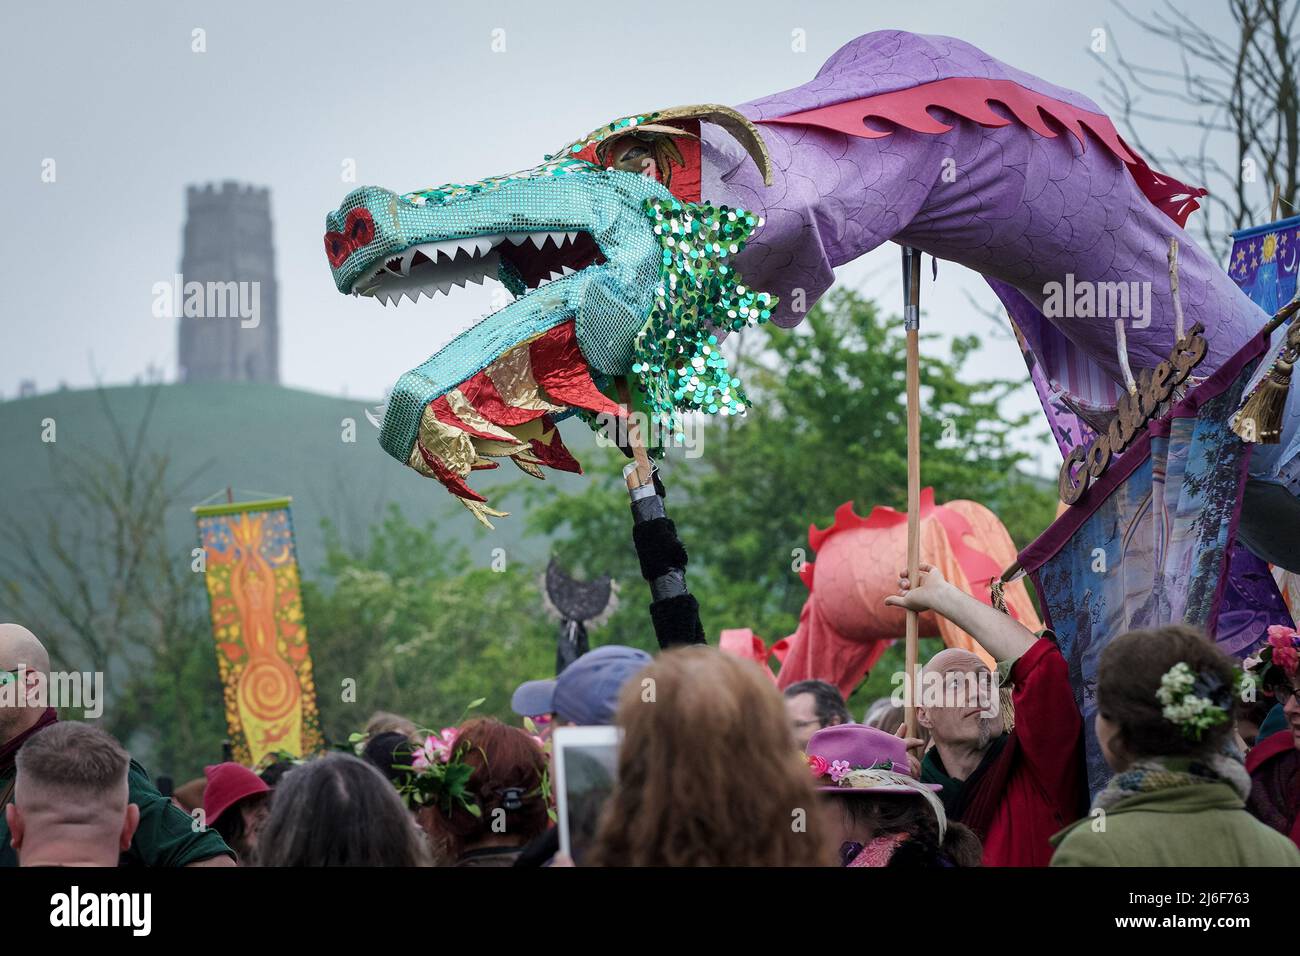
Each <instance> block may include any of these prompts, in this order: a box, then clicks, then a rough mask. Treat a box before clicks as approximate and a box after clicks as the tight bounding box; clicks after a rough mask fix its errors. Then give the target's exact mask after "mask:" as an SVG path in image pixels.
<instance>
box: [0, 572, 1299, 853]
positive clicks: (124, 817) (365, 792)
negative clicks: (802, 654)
mask: <svg viewBox="0 0 1300 956" xmlns="http://www.w3.org/2000/svg"><path fill="white" fill-rule="evenodd" d="M899 585H900V587H899V593H898V594H897V595H895V596H892V597H890V598H889V599H888V603H890V604H893V605H897V606H900V607H904V608H907V609H912V610H916V611H927V612H933V613H935V614H939V615H943V616H944V617H946V618H948V619H949V620H951V621H952V622H953V623H955V624H956V625H957V626H958V627H959V628H961V629H962V630H963V631H965V632H966V633H967V634H969V635H970V636H971V637H972V638H974V640H975V641H976V642H977V643H978V644H979V645H980V647H982V648H983V650H984V651H986V652H987V654H988V655H989V656H990V657H991V658H992V659H993V660H994V661H996V663H997V667H996V669H995V670H994V669H990V668H989V667H988V665H987V664H986V663H985V661H984V659H983V658H982V657H980V656H978V655H976V654H974V653H971V652H969V651H965V650H961V649H956V648H949V649H945V650H943V651H941V652H939V653H938V654H936V655H935V656H934V657H933V658H931V659H930V660H929V661H927V662H925V664H924V673H925V674H926V675H928V676H930V677H934V678H935V680H934V681H933V682H927V684H926V686H927V687H931V688H934V690H935V692H934V693H933V694H930V693H927V694H925V695H923V697H922V698H921V699H919V700H915V701H912V703H914V704H915V726H914V730H913V733H912V734H909V733H908V730H907V724H908V721H907V720H906V715H907V711H906V710H905V709H904V707H903V706H901V705H900V703H899V702H898V701H897V700H894V699H885V700H880V701H876V702H874V703H873V704H871V705H870V707H869V708H868V709H867V711H866V713H865V714H864V715H863V719H862V721H861V722H855V721H854V719H853V715H852V714H851V713H850V711H849V708H848V707H847V706H846V703H845V701H844V699H843V697H842V696H841V694H840V692H839V691H838V690H837V689H836V688H835V687H834V686H833V685H832V684H830V683H828V682H824V681H818V680H810V681H802V682H800V683H795V684H792V685H790V686H788V687H785V688H784V690H779V689H778V688H777V686H776V684H775V682H774V681H773V680H772V675H771V673H770V672H765V670H764V669H763V668H762V667H761V666H759V665H758V664H755V663H754V662H752V661H749V660H744V659H742V658H740V657H735V656H731V655H729V654H726V653H724V652H722V651H720V650H718V649H715V648H710V647H704V646H691V647H682V648H676V649H672V650H668V651H664V652H663V653H661V654H659V655H658V656H655V657H652V656H651V655H649V654H646V653H645V652H643V651H639V650H635V649H633V648H628V647H620V646H604V647H599V648H596V649H594V650H592V651H590V652H588V653H587V654H584V655H583V656H581V657H579V658H578V659H577V660H576V661H575V662H573V663H572V664H570V665H569V666H568V667H566V668H565V669H564V670H563V671H562V672H561V673H560V674H559V675H558V677H556V678H555V679H553V680H538V681H529V682H527V683H525V684H523V685H521V686H520V687H519V688H518V690H517V691H516V692H515V694H514V697H513V699H512V702H511V707H512V710H513V711H514V712H515V713H516V714H517V715H518V717H519V720H517V721H516V720H512V721H510V722H503V721H500V720H497V719H494V718H490V717H472V718H470V719H467V720H465V721H463V722H462V723H461V724H460V725H459V726H457V727H452V728H447V729H445V730H442V731H439V732H437V733H431V732H427V731H421V730H419V729H418V728H417V727H416V725H415V724H414V723H413V722H412V721H410V720H408V719H406V718H404V717H401V716H399V715H394V714H389V713H382V712H380V713H376V714H375V716H374V717H373V718H372V719H371V721H370V723H369V725H368V726H367V728H366V732H365V734H364V736H363V737H362V738H361V739H360V740H359V741H358V742H357V743H356V746H355V747H354V748H353V749H352V751H351V752H342V751H335V752H330V753H327V754H325V755H321V756H315V757H311V758H310V759H304V760H293V761H289V760H284V761H279V762H276V763H274V764H272V765H270V766H266V767H262V768H260V770H257V771H255V770H254V769H250V768H248V767H244V766H241V765H238V764H235V763H228V762H227V763H221V764H216V765H213V766H210V767H208V768H207V770H206V773H205V776H204V778H203V779H202V780H199V781H194V782H192V783H191V784H187V785H186V786H183V787H179V788H177V790H176V792H175V793H174V794H173V795H171V796H170V797H165V796H163V795H162V794H161V793H160V792H159V791H158V790H157V789H156V788H155V787H154V785H153V784H152V783H151V782H150V780H149V777H148V775H147V773H146V772H145V770H144V768H142V767H141V766H140V765H139V764H137V763H136V762H135V761H134V760H132V759H131V757H130V756H129V754H128V753H127V752H126V750H125V749H124V748H123V747H122V746H121V745H120V744H119V743H118V742H117V741H116V740H114V739H113V738H112V737H111V736H110V735H108V734H107V733H105V732H104V731H102V730H100V729H98V728H96V727H94V726H93V725H90V724H86V723H79V722H73V721H60V720H58V719H57V716H56V714H55V713H54V711H52V710H36V709H30V708H21V707H19V708H6V709H4V710H3V711H0V805H3V806H4V814H3V817H2V818H0V865H15V864H20V865H23V866H52V865H95V866H112V865H117V864H119V863H123V864H131V863H133V864H142V865H152V866H204V865H208V866H211V865H217V866H222V865H243V866H249V865H258V866H430V865H433V866H494V867H503V866H512V867H529V866H571V865H573V860H572V859H570V858H569V857H568V856H566V855H565V854H563V853H561V852H560V844H559V839H558V837H557V828H556V826H555V795H554V793H553V788H552V786H551V764H550V758H549V755H548V749H549V742H548V738H549V735H550V734H551V733H552V732H553V730H554V729H555V728H557V727H566V726H608V725H615V726H617V727H618V728H620V730H621V741H620V743H619V745H618V756H617V774H616V776H615V780H614V783H613V789H612V792H610V794H609V796H608V798H607V799H606V800H605V802H604V804H603V806H602V807H601V808H600V810H599V812H598V815H597V816H596V817H595V819H594V822H593V824H592V833H591V839H592V850H591V852H590V854H588V855H587V856H586V857H585V858H584V859H583V865H590V866H728V865H729V866H736V865H741V866H782V867H784V866H845V867H888V866H895V867H911V868H964V867H977V866H1048V865H1051V866H1116V865H1118V866H1150V865H1162V866H1184V867H1186V866H1292V865H1300V849H1298V848H1297V847H1298V845H1300V753H1298V748H1300V700H1298V699H1297V696H1296V694H1297V665H1298V664H1300V635H1297V634H1296V632H1295V631H1294V630H1291V629H1289V628H1270V633H1269V635H1268V637H1267V640H1266V642H1265V643H1264V645H1263V649H1262V652H1261V653H1260V654H1258V655H1256V656H1255V657H1254V658H1252V659H1251V660H1249V661H1248V662H1247V665H1248V668H1247V672H1246V677H1245V678H1244V680H1243V678H1242V677H1241V675H1240V674H1239V673H1238V672H1237V670H1236V662H1234V661H1232V660H1230V659H1229V658H1228V657H1226V656H1225V655H1224V654H1222V653H1221V652H1220V651H1219V650H1218V649H1217V648H1216V647H1215V646H1214V645H1213V643H1212V642H1211V641H1210V640H1209V639H1207V638H1206V637H1205V636H1204V635H1203V634H1200V633H1198V632H1196V631H1194V630H1191V629H1189V628H1186V627H1182V626H1177V625H1174V626H1168V627H1162V628H1158V629H1154V630H1149V631H1135V632H1131V633H1128V634H1124V635H1120V636H1117V637H1115V638H1114V639H1113V640H1111V641H1110V642H1109V643H1108V645H1107V646H1106V648H1105V650H1104V651H1103V652H1102V655H1101V659H1100V664H1099V670H1098V676H1097V681H1096V686H1095V699H1096V703H1097V716H1096V720H1095V728H1094V730H1095V738H1096V742H1097V745H1098V746H1099V747H1100V751H1101V754H1102V755H1104V758H1105V761H1106V764H1107V765H1108V766H1109V768H1110V770H1111V771H1112V773H1113V775H1112V776H1111V777H1110V779H1109V781H1108V782H1107V783H1105V785H1104V786H1102V787H1100V788H1099V789H1097V790H1096V792H1095V793H1094V794H1092V795H1091V796H1090V792H1089V780H1088V774H1087V770H1086V762H1085V732H1084V731H1085V728H1084V725H1083V719H1082V717H1081V716H1080V712H1079V709H1078V706H1077V705H1076V702H1075V696H1074V692H1073V690H1072V688H1071V685H1070V681H1069V675H1068V669H1067V664H1066V661H1065V659H1064V657H1063V656H1062V654H1061V652H1060V650H1059V648H1058V647H1057V646H1056V643H1055V641H1054V639H1053V636H1052V635H1051V634H1050V632H1043V633H1040V634H1034V633H1031V632H1030V631H1029V630H1027V629H1026V628H1025V627H1023V626H1022V625H1021V624H1019V623H1018V622H1017V621H1016V620H1015V619H1014V618H1012V617H1010V616H1008V615H1006V614H1004V613H1001V612H999V611H997V610H995V609H993V608H991V607H989V606H988V605H986V604H983V603H981V602H980V601H978V600H976V599H975V598H973V597H971V596H970V595H968V594H966V593H964V592H962V591H961V590H959V589H958V588H956V587H954V586H953V585H952V584H950V583H949V582H947V581H945V580H944V579H943V577H942V576H941V575H940V573H939V572H938V571H936V570H935V569H933V568H930V567H928V566H924V565H923V566H922V568H921V570H920V573H919V574H918V576H917V579H916V580H915V581H913V580H910V579H909V577H908V576H907V575H906V574H903V575H902V576H901V577H900V581H899ZM48 669H49V661H48V659H47V656H46V651H45V649H44V647H42V645H41V643H40V641H39V640H38V639H37V637H36V636H35V635H33V634H32V633H31V632H30V631H28V630H26V629H25V628H23V627H20V626H18V625H14V624H5V625H0V678H4V676H5V675H9V676H8V678H7V679H9V680H17V679H25V675H28V674H31V673H32V672H38V673H43V672H48ZM196 821H198V824H199V825H195V823H196Z"/></svg>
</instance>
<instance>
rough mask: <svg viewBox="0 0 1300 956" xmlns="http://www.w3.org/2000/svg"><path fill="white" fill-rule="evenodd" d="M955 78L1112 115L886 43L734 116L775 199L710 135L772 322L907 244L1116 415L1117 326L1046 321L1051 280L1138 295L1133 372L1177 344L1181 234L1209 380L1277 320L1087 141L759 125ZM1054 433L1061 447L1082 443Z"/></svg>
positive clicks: (1083, 100)
mask: <svg viewBox="0 0 1300 956" xmlns="http://www.w3.org/2000/svg"><path fill="white" fill-rule="evenodd" d="M954 77H974V78H978V79H986V80H995V81H1011V82H1014V83H1016V84H1019V85H1020V86H1022V87H1024V88H1026V89H1028V90H1032V91H1033V92H1035V93H1037V94H1040V95H1042V96H1045V97H1049V98H1051V99H1054V100H1057V101H1059V102H1062V103H1065V104H1067V105H1068V106H1070V107H1073V108H1075V109H1077V110H1083V111H1086V112H1089V113H1098V114H1100V113H1101V112H1102V111H1101V110H1100V109H1099V108H1098V107H1097V105H1096V104H1094V103H1093V102H1091V101H1090V100H1089V99H1088V98H1087V97H1084V96H1082V95H1080V94H1078V93H1075V92H1072V91H1070V90H1065V89H1062V88H1060V87H1057V86H1053V85H1052V84H1049V83H1046V82H1044V81H1043V80H1041V79H1038V78H1036V77H1033V76H1030V75H1028V74H1026V73H1023V72H1021V71H1019V70H1016V69H1013V68H1011V67H1009V66H1007V65H1006V64H1004V63H1001V62H999V61H998V60H995V59H993V58H991V57H989V56H988V55H987V54H985V53H983V52H981V51H979V50H977V49H975V48H974V47H972V46H970V45H969V44H966V43H963V42H961V41H960V40H955V39H952V38H949V37H930V36H918V35H915V34H910V33H903V32H897V31H889V32H881V33H873V34H869V35H867V36H863V37H860V38H858V39H857V40H854V41H853V42H851V43H849V44H847V45H846V46H844V47H843V48H842V49H840V50H839V51H838V52H837V53H836V54H835V55H834V56H832V57H831V59H830V60H828V61H827V63H826V64H825V66H824V67H823V68H822V69H821V71H820V72H819V73H818V74H817V76H816V77H815V78H814V79H813V80H812V81H810V82H809V83H806V84H805V85H803V86H800V87H797V88H795V89H793V90H787V91H785V92H782V93H776V94H773V95H771V96H767V97H764V98H762V99H758V100H754V101H752V102H749V103H745V104H742V105H741V106H739V107H738V109H740V111H741V112H743V113H745V114H746V115H747V116H749V117H750V118H751V119H753V120H755V121H756V122H758V123H759V126H760V129H761V131H762V134H763V137H764V139H765V140H766V142H767V144H768V147H769V149H770V150H771V153H772V159H773V166H774V169H773V184H772V186H770V187H764V186H763V184H762V182H761V180H760V179H759V178H758V175H757V173H756V172H755V171H754V168H753V166H752V165H751V164H748V163H747V162H745V161H744V157H743V156H742V155H741V154H740V153H739V151H738V149H737V147H736V146H735V145H734V143H732V142H731V141H730V140H729V139H727V138H726V137H724V136H721V135H714V134H711V133H712V131H709V132H706V135H705V142H704V147H703V166H704V170H703V189H702V193H703V195H704V196H705V197H706V198H708V199H709V200H711V201H714V202H727V203H729V204H735V205H740V206H743V207H745V208H746V209H753V210H759V211H761V212H762V214H763V215H764V216H765V217H766V225H765V227H764V228H763V230H761V231H760V233H759V234H758V235H757V236H756V238H755V240H754V241H753V242H752V244H751V245H750V247H749V248H747V249H746V250H745V251H744V252H743V253H742V257H741V258H740V259H739V260H738V263H737V265H738V267H739V268H740V269H741V270H742V272H743V273H744V274H745V276H746V277H747V279H748V280H749V281H750V282H751V283H752V284H753V285H754V286H755V287H756V288H761V289H765V290H768V291H771V292H773V293H774V294H776V295H778V296H780V297H781V306H780V311H779V312H778V313H777V315H776V321H777V322H778V323H780V324H782V325H793V324H795V323H796V322H798V321H799V320H800V318H802V315H801V314H800V310H801V307H802V310H803V311H806V309H808V308H811V307H812V305H813V303H814V302H815V301H816V299H817V297H818V296H820V295H821V294H822V293H823V292H824V291H825V290H826V289H827V288H829V287H830V285H831V284H832V282H833V281H834V275H833V273H832V271H831V270H832V268H833V267H834V266H837V265H841V264H843V263H846V262H849V261H851V260H853V259H855V258H857V257H858V256H861V255H863V254H864V253H866V252H868V251H870V250H871V249H873V248H875V247H876V246H878V245H880V244H881V243H883V242H885V241H887V240H895V241H897V242H901V243H907V244H910V245H914V246H917V247H918V248H920V249H922V250H924V251H926V252H928V253H931V254H932V255H934V256H936V257H938V258H942V259H948V260H951V261H954V262H958V263H961V264H962V265H965V266H968V267H970V268H972V269H974V270H976V271H977V272H979V273H981V274H982V275H984V276H985V277H986V278H987V279H989V280H990V282H991V284H992V285H993V287H994V289H995V290H996V291H997V292H998V294H999V296H1001V297H1002V299H1003V301H1004V303H1006V305H1007V307H1008V309H1009V310H1010V311H1011V313H1012V316H1013V317H1014V318H1015V320H1016V323H1017V326H1018V327H1019V329H1020V331H1021V333H1022V334H1023V335H1024V336H1025V338H1026V340H1027V342H1028V344H1029V348H1030V351H1031V352H1032V353H1033V354H1034V356H1035V357H1036V359H1037V362H1038V363H1039V365H1040V366H1041V368H1040V369H1038V370H1037V374H1038V375H1039V377H1040V378H1046V379H1047V380H1050V382H1051V383H1053V387H1055V388H1057V389H1059V390H1060V391H1061V392H1063V393H1066V394H1067V395H1068V398H1069V399H1070V400H1071V401H1072V402H1073V403H1077V404H1078V405H1080V406H1084V407H1095V408H1105V407H1106V406H1113V404H1114V401H1115V398H1116V397H1117V395H1118V391H1117V389H1118V388H1120V387H1121V386H1120V384H1119V383H1120V382H1121V381H1122V374H1121V370H1120V366H1119V362H1118V359H1117V349H1116V341H1115V330H1114V318H1113V317H1071V316H1068V315H1067V316H1053V317H1052V318H1046V317H1045V316H1044V314H1043V313H1044V311H1046V312H1047V313H1048V315H1052V313H1053V309H1052V308H1051V307H1050V306H1049V307H1047V308H1044V301H1045V298H1047V297H1048V296H1049V295H1051V294H1052V291H1053V286H1052V284H1053V283H1060V284H1063V285H1064V284H1066V283H1070V286H1067V291H1068V289H1069V288H1070V287H1072V286H1073V284H1075V283H1113V282H1118V283H1130V284H1131V283H1138V285H1137V286H1131V288H1132V289H1133V291H1134V293H1135V294H1136V295H1137V296H1138V298H1137V299H1136V300H1135V302H1134V303H1133V304H1132V306H1130V310H1131V311H1132V312H1133V313H1135V314H1131V315H1130V321H1129V323H1128V326H1127V336H1128V356H1129V361H1130V364H1131V367H1132V369H1133V370H1134V371H1135V372H1136V371H1137V370H1139V369H1143V368H1153V367H1154V366H1155V365H1156V364H1158V363H1159V362H1160V361H1161V360H1162V359H1163V358H1165V357H1166V356H1167V355H1168V354H1169V351H1170V349H1171V347H1172V346H1173V343H1174V318H1173V314H1174V313H1173V306H1172V297H1171V295H1170V288H1169V275H1168V264H1167V258H1166V257H1167V254H1168V250H1169V239H1170V237H1171V236H1176V237H1177V238H1178V241H1179V276H1180V299H1181V303H1182V307H1183V312H1184V315H1185V317H1186V326H1187V327H1190V326H1191V325H1192V324H1193V323H1195V322H1197V321H1201V322H1202V323H1203V324H1204V325H1205V327H1206V329H1207V330H1208V331H1207V333H1206V334H1207V338H1208V340H1209V345H1210V350H1209V354H1208V355H1207V357H1206V359H1205V361H1204V363H1203V365H1202V367H1201V369H1199V370H1198V371H1199V372H1200V374H1209V373H1211V372H1212V371H1213V370H1214V369H1216V368H1218V366H1219V365H1220V364H1221V363H1223V362H1224V361H1225V360H1226V359H1227V358H1229V357H1230V356H1231V355H1233V354H1234V353H1235V352H1236V351H1237V350H1238V348H1240V346H1241V345H1243V344H1244V343H1245V342H1246V341H1247V340H1248V339H1249V338H1250V336H1251V335H1253V334H1254V332H1256V331H1257V330H1258V329H1259V327H1260V326H1261V325H1262V324H1263V322H1264V321H1265V319H1266V316H1264V315H1263V313H1262V312H1261V311H1260V310H1259V309H1258V307H1256V306H1255V305H1254V304H1253V303H1252V302H1251V301H1250V300H1249V299H1248V298H1247V297H1246V296H1245V295H1244V294H1242V293H1241V291H1240V290H1239V289H1237V287H1236V285H1235V284H1234V283H1233V282H1232V280H1231V279H1230V278H1229V277H1228V275H1227V274H1226V273H1225V272H1224V270H1222V269H1221V268H1219V266H1218V265H1217V264H1216V263H1215V262H1214V261H1213V260H1212V259H1211V258H1210V257H1209V256H1208V255H1206V254H1205V252H1204V251H1202V250H1201V249H1200V247H1199V246H1197V245H1196V243H1195V242H1194V241H1193V240H1192V239H1191V238H1190V237H1189V236H1188V235H1187V234H1186V233H1185V232H1184V231H1183V230H1182V229H1181V228H1180V227H1179V226H1178V225H1177V224H1176V223H1175V222H1174V221H1173V220H1171V219H1170V218H1169V217H1168V216H1166V215H1165V214H1164V213H1163V212H1162V211H1161V210H1160V209H1158V208H1157V207H1156V206H1155V205H1153V204H1152V202H1151V201H1150V200H1149V199H1148V198H1147V197H1146V195H1144V194H1143V192H1142V190H1141V189H1140V188H1139V186H1138V184H1137V183H1136V181H1135V180H1134V178H1133V176H1132V175H1131V174H1130V172H1129V170H1128V169H1127V168H1126V166H1125V165H1124V163H1123V162H1121V160H1120V159H1119V158H1117V156H1116V155H1115V154H1114V153H1113V152H1112V151H1111V150H1109V149H1107V148H1106V147H1105V146H1104V145H1103V144H1102V143H1101V142H1099V141H1097V140H1095V139H1093V138H1092V137H1091V136H1089V139H1088V142H1087V143H1086V148H1085V145H1084V144H1082V143H1080V142H1079V140H1078V139H1076V138H1075V136H1073V135H1071V134H1070V133H1068V132H1066V131H1065V130H1061V131H1060V132H1059V133H1058V135H1056V136H1054V137H1047V136H1043V135H1041V134H1039V133H1037V132H1034V131H1033V130H1031V129H1029V128H1028V127H1026V126H1025V125H1023V124H1022V123H1020V122H1018V121H1016V120H1015V119H1014V118H1012V117H1011V114H1010V113H1004V114H1003V115H1005V116H1007V117H1008V118H1010V119H1011V122H1010V123H1008V125H1006V126H1002V127H984V126H980V125H979V124H977V123H974V122H971V121H968V120H964V119H961V118H960V117H958V116H955V115H944V114H943V112H942V111H939V110H932V111H931V114H932V115H934V116H936V118H939V119H941V120H942V121H944V122H945V123H948V124H951V127H952V128H951V129H949V130H948V131H946V132H938V133H918V132H914V131H912V130H910V129H906V128H897V129H895V130H894V131H893V132H892V133H891V134H890V135H888V136H884V137H882V138H878V139H868V138H862V137H858V136H846V135H844V134H842V133H837V132H832V131H828V130H824V129H820V128H817V127H814V126H802V125H783V124H777V123H772V122H764V121H765V120H774V119H777V118H780V117H783V116H788V115H790V114H792V113H798V112H803V111H806V110H810V109H816V108H820V107H824V106H829V105H833V104H836V103H844V102H847V101H851V100H858V99H863V98H866V97H870V96H876V95H879V94H884V93H891V92H895V91H899V90H905V89H908V88H911V87H915V86H919V85H922V84H927V83H932V82H935V81H939V80H945V79H950V78H954ZM994 109H995V110H997V109H998V108H997V106H996V105H995V106H994ZM998 111H999V112H1002V111H1001V110H998ZM799 290H802V292H800V291H799ZM1144 296H1145V298H1143V297H1144ZM1144 302H1145V303H1146V305H1145V306H1144V305H1143V303H1144ZM1144 308H1145V314H1142V311H1141V310H1143V309H1144ZM1036 384H1037V382H1036ZM1042 392H1043V388H1042V387H1041V386H1040V393H1042ZM1045 401H1046V399H1045ZM1049 417H1050V413H1049ZM1057 437H1058V440H1059V441H1061V442H1062V444H1073V443H1074V442H1075V441H1077V440H1078V438H1079V436H1078V435H1064V434H1060V433H1059V432H1058V435H1057Z"/></svg>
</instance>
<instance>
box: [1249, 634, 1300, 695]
mask: <svg viewBox="0 0 1300 956" xmlns="http://www.w3.org/2000/svg"><path fill="white" fill-rule="evenodd" d="M1242 664H1243V665H1244V666H1245V668H1246V671H1247V673H1249V674H1251V675H1252V676H1253V677H1256V678H1258V679H1259V680H1260V681H1261V682H1263V683H1265V684H1276V683H1278V675H1277V674H1272V675H1270V674H1269V671H1270V670H1271V669H1272V668H1277V669H1278V670H1280V671H1281V672H1282V674H1283V675H1285V677H1286V679H1287V680H1289V681H1290V682H1291V683H1292V684H1294V683H1295V680H1296V671H1297V669H1300V631H1297V630H1296V629H1295V628H1293V627H1285V626H1284V625H1281V624H1273V625H1270V626H1269V629H1268V640H1267V641H1266V642H1265V643H1264V646H1263V647H1262V648H1260V650H1259V653H1258V654H1254V655H1252V656H1250V657H1247V658H1246V659H1245V660H1244V661H1242ZM1270 678H1272V679H1270Z"/></svg>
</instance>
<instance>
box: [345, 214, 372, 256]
mask: <svg viewBox="0 0 1300 956" xmlns="http://www.w3.org/2000/svg"><path fill="white" fill-rule="evenodd" d="M343 228H344V231H345V232H347V235H348V238H349V239H350V240H351V241H352V242H353V244H354V245H355V246H356V247H357V248H360V247H361V246H364V245H367V244H369V243H370V242H371V241H372V240H373V239H374V238H375V220H374V217H373V216H371V215H370V210H369V209H366V208H365V207H363V206H359V207H358V208H356V209H353V210H352V211H351V212H350V213H348V218H347V220H346V221H345V222H344V225H343Z"/></svg>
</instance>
